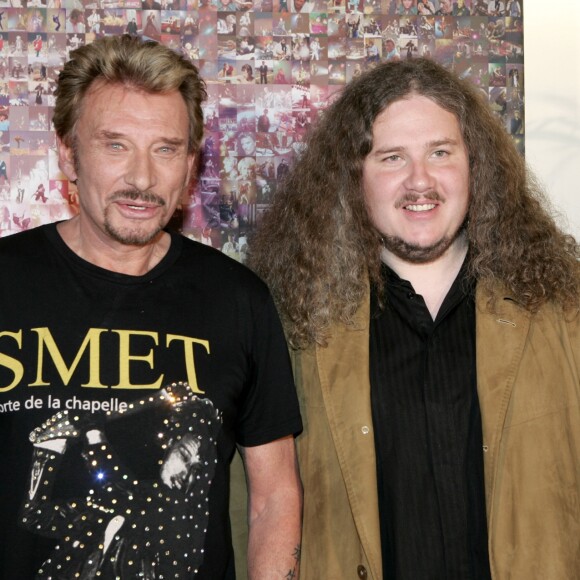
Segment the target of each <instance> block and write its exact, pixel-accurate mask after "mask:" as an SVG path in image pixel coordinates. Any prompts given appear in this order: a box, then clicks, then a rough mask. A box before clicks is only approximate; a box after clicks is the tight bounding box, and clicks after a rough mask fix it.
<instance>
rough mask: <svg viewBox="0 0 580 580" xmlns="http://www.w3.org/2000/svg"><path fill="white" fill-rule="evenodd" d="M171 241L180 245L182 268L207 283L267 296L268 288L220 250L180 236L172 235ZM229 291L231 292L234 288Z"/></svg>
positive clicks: (249, 271) (254, 275) (247, 269)
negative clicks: (244, 289)
mask: <svg viewBox="0 0 580 580" xmlns="http://www.w3.org/2000/svg"><path fill="white" fill-rule="evenodd" d="M172 240H173V242H177V243H178V244H180V245H181V253H180V258H179V262H180V265H181V266H182V267H184V268H188V269H191V271H192V272H194V273H195V274H196V275H199V276H203V277H204V279H206V280H207V281H208V282H209V281H210V280H212V281H214V282H217V283H219V284H220V285H221V286H222V287H228V285H229V284H232V285H235V286H236V287H242V288H247V290H248V291H249V292H252V293H257V294H258V295H260V294H263V295H268V296H269V290H268V287H267V286H266V284H265V282H263V281H262V280H261V278H259V277H258V275H257V274H255V273H254V272H253V271H252V270H250V269H249V268H248V267H247V266H244V265H243V264H241V263H240V262H237V261H236V260H234V259H233V258H230V257H229V256H226V255H225V254H224V253H223V252H221V251H220V250H217V249H216V248H212V247H211V246H207V245H205V244H202V243H200V242H196V241H194V240H190V239H189V238H186V237H185V236H181V235H180V234H174V233H173V234H172ZM173 242H172V243H173ZM230 289H231V290H232V291H233V290H234V287H231V288H230Z"/></svg>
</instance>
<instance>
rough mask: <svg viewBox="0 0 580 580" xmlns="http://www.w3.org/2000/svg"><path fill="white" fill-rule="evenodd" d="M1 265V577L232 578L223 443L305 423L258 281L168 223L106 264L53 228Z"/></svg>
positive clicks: (9, 245)
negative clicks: (164, 244)
mask: <svg viewBox="0 0 580 580" xmlns="http://www.w3.org/2000/svg"><path fill="white" fill-rule="evenodd" d="M0 271H1V272H2V282H1V283H0V296H1V299H2V304H3V305H4V306H3V308H2V309H1V310H0V437H1V439H0V441H1V450H0V457H1V459H0V464H1V465H2V474H1V475H0V517H1V519H2V526H0V529H1V532H0V578H5V579H14V578H18V579H19V580H26V579H28V578H33V577H35V575H37V574H38V576H39V577H42V578H51V577H52V578H66V579H67V580H68V579H69V578H73V577H75V574H80V577H87V578H90V577H93V576H91V574H93V575H94V574H95V573H96V572H99V573H100V577H104V578H107V577H115V576H116V575H120V576H121V577H122V578H123V579H124V578H133V577H135V578H137V577H140V578H171V580H174V579H175V578H194V577H195V578H211V579H218V578H233V577H234V571H233V555H232V548H231V540H230V531H229V520H228V494H229V491H228V485H229V463H230V460H231V458H232V455H233V453H234V449H235V445H236V444H239V445H242V446H256V445H261V444H264V443H268V442H270V441H273V440H275V439H277V438H280V437H283V436H286V435H288V434H293V433H297V432H299V431H300V429H301V422H300V415H299V411H298V405H297V401H296V394H295V390H294V385H293V381H292V374H291V369H290V364H289V358H288V352H287V348H286V344H285V341H284V337H283V334H282V330H281V326H280V323H279V320H278V316H277V313H276V311H275V308H274V306H273V303H272V299H271V297H270V294H269V292H268V290H267V288H266V286H265V285H264V284H263V283H262V282H261V281H260V280H259V279H258V278H257V277H256V276H255V275H254V274H253V273H251V272H250V271H249V270H248V269H247V268H245V267H244V266H242V265H240V264H238V263H237V262H235V261H234V260H231V259H229V258H227V257H226V256H224V255H223V254H221V253H220V252H218V251H216V250H214V249H212V248H208V247H207V246H204V245H202V244H198V243H196V242H192V241H190V240H187V239H186V238H184V237H182V236H179V235H176V234H172V239H171V246H170V249H169V251H168V253H167V255H166V256H165V257H164V258H163V260H162V261H161V262H160V263H159V264H158V265H157V266H156V267H155V268H153V270H151V271H150V272H148V273H147V274H145V275H144V276H128V275H124V274H118V273H114V272H110V271H108V270H104V269H102V268H99V267H97V266H95V265H93V264H90V263H88V262H86V261H84V260H82V259H81V258H79V257H78V256H76V255H75V254H74V253H73V252H72V251H71V250H70V249H69V248H68V247H67V246H66V245H65V244H64V242H63V241H62V239H61V238H60V236H59V234H58V233H57V231H56V227H55V225H54V224H52V225H48V226H43V227H40V228H37V229H35V230H31V231H28V232H25V233H22V234H16V235H14V236H9V237H7V238H3V239H1V240H0ZM31 433H32V435H31ZM91 436H92V437H91ZM95 437H96V439H95ZM63 441H65V442H66V447H65V449H64V450H63V449H61V447H62V444H63ZM41 569H42V572H41V573H39V570H41ZM196 570H198V571H199V572H198V573H197V575H196ZM83 574H84V576H83Z"/></svg>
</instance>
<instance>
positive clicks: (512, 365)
mask: <svg viewBox="0 0 580 580" xmlns="http://www.w3.org/2000/svg"><path fill="white" fill-rule="evenodd" d="M489 297H490V294H489V293H488V292H486V291H484V290H481V289H480V288H479V287H478V289H477V295H476V352H477V355H476V356H477V393H478V397H479V406H480V409H481V420H482V431H483V449H484V454H483V458H484V470H485V495H486V505H487V517H488V528H489V530H490V540H491V530H492V521H491V516H492V514H493V510H492V505H493V496H494V487H495V482H496V475H497V467H498V458H499V454H500V444H501V436H502V432H503V428H504V425H505V422H506V417H507V413H508V407H509V403H510V399H511V395H512V389H513V385H514V380H515V377H516V373H517V370H518V368H519V365H520V361H521V358H522V354H523V351H524V346H525V344H526V338H527V336H528V331H529V328H530V314H529V313H528V312H527V311H526V310H525V309H524V308H522V307H520V306H518V304H517V302H516V301H515V300H513V299H512V298H511V297H510V296H508V295H507V293H505V292H501V293H500V292H499V291H498V292H497V293H496V302H495V303H494V308H493V311H490V309H489V308H488V306H487V303H488V300H489Z"/></svg>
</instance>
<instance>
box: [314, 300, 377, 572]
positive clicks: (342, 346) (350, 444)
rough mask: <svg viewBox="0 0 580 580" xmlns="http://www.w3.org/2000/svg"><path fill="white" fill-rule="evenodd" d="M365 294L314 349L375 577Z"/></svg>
mask: <svg viewBox="0 0 580 580" xmlns="http://www.w3.org/2000/svg"><path fill="white" fill-rule="evenodd" d="M369 316H370V306H369V297H368V294H367V298H366V300H365V302H364V304H363V305H362V306H361V307H360V308H359V311H358V312H357V314H356V321H355V325H354V327H349V328H345V327H344V326H342V325H340V326H339V325H337V327H335V328H334V330H333V335H332V337H331V339H330V340H329V343H328V346H327V347H326V348H318V349H317V359H318V366H319V370H320V380H321V388H322V395H323V397H324V402H325V408H326V412H327V415H328V422H329V424H330V429H331V432H332V437H333V440H334V445H335V447H336V452H337V455H338V460H339V463H340V468H341V470H342V474H343V477H344V482H345V485H346V489H347V493H348V496H349V500H350V505H351V509H352V513H353V516H354V520H355V524H356V527H357V530H358V534H359V537H360V541H361V545H362V546H363V550H364V552H365V555H366V558H367V560H368V562H369V565H370V567H371V572H372V574H371V575H369V577H372V578H380V577H381V575H382V573H381V566H382V564H381V553H380V552H381V543H380V525H379V508H378V497H377V485H376V460H375V441H374V433H373V423H372V413H371V400H370V381H369Z"/></svg>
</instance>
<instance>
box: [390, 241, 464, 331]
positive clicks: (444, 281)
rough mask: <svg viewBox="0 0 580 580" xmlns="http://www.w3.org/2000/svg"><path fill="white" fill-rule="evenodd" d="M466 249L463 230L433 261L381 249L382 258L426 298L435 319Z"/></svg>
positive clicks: (428, 307)
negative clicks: (419, 260)
mask: <svg viewBox="0 0 580 580" xmlns="http://www.w3.org/2000/svg"><path fill="white" fill-rule="evenodd" d="M467 249H468V244H467V239H466V236H465V234H462V235H460V236H459V237H458V238H457V239H456V240H455V241H454V242H453V244H451V246H450V247H449V248H448V249H447V251H446V252H445V253H444V254H443V255H442V256H441V257H439V258H437V259H436V260H435V261H433V262H429V263H426V264H415V263H412V262H406V261H405V260H403V259H402V258H399V257H398V256H395V255H394V254H393V253H392V252H390V251H389V250H386V249H384V248H383V250H382V251H381V259H382V261H383V262H384V263H385V264H387V266H389V267H390V268H392V269H393V270H394V271H395V272H396V273H397V275H398V276H400V277H401V278H403V279H404V280H408V281H409V282H410V283H411V285H412V286H413V288H414V290H415V292H417V294H420V295H421V296H422V297H423V300H425V304H426V305H427V309H428V310H429V313H430V314H431V318H433V320H435V318H436V316H437V313H438V312H439V308H441V304H443V300H445V296H447V293H448V292H449V289H450V288H451V286H452V284H453V282H454V281H455V278H457V274H458V273H459V270H460V269H461V265H462V264H463V261H464V260H465V256H466V255H467Z"/></svg>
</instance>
